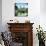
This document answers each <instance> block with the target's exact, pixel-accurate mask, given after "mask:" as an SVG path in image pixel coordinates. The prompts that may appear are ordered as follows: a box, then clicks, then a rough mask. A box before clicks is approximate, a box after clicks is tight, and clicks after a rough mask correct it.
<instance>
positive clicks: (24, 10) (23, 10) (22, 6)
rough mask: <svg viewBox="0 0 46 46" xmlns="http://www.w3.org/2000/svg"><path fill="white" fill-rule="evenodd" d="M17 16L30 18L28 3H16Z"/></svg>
mask: <svg viewBox="0 0 46 46" xmlns="http://www.w3.org/2000/svg"><path fill="white" fill-rule="evenodd" d="M15 16H17V17H18V16H21V17H25V16H28V3H15Z"/></svg>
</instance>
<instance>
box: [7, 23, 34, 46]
mask: <svg viewBox="0 0 46 46" xmlns="http://www.w3.org/2000/svg"><path fill="white" fill-rule="evenodd" d="M7 24H8V25H9V27H8V28H9V31H11V33H12V38H13V41H15V42H18V43H23V45H22V46H33V30H32V29H33V27H32V25H33V23H7Z"/></svg>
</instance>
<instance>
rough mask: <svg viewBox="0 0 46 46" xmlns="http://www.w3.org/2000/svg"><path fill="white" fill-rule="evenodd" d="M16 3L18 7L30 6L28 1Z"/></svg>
mask: <svg viewBox="0 0 46 46" xmlns="http://www.w3.org/2000/svg"><path fill="white" fill-rule="evenodd" d="M16 5H17V6H18V8H20V7H21V8H28V3H16Z"/></svg>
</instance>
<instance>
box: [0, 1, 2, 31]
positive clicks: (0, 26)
mask: <svg viewBox="0 0 46 46" xmlns="http://www.w3.org/2000/svg"><path fill="white" fill-rule="evenodd" d="M0 31H2V0H0Z"/></svg>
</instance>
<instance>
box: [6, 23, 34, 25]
mask: <svg viewBox="0 0 46 46" xmlns="http://www.w3.org/2000/svg"><path fill="white" fill-rule="evenodd" d="M7 24H8V25H14V24H19V25H20V24H22V25H23V24H31V25H33V24H34V23H7Z"/></svg>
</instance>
